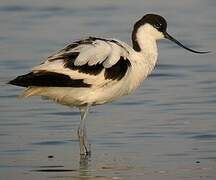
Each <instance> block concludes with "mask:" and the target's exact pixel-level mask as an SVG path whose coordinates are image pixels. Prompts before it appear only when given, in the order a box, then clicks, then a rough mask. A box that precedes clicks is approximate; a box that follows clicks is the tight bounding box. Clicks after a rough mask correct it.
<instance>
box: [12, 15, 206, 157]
mask: <svg viewBox="0 0 216 180" xmlns="http://www.w3.org/2000/svg"><path fill="white" fill-rule="evenodd" d="M166 30H167V22H166V20H165V19H164V18H163V17H161V16H159V15H156V14H147V15H145V16H143V17H142V18H141V19H140V20H138V21H137V22H136V23H135V25H134V28H133V32H132V44H133V47H130V46H129V45H128V44H126V43H124V42H122V41H120V40H117V39H104V38H98V37H89V38H87V39H82V40H79V41H76V42H73V43H72V44H70V45H68V46H67V47H65V48H64V49H62V50H60V51H58V52H57V53H55V54H53V55H51V56H49V57H48V58H47V60H46V61H45V62H44V63H42V64H40V65H39V66H36V67H33V69H32V70H31V72H30V73H28V74H25V75H22V76H18V77H17V78H15V79H14V80H12V81H10V82H9V84H13V85H16V86H22V87H26V89H25V91H24V92H23V94H22V96H23V97H29V96H42V97H46V98H49V99H52V100H54V101H55V102H57V103H60V104H63V105H67V106H69V107H74V106H75V107H78V108H79V109H80V114H81V121H80V126H79V128H78V137H79V142H80V154H82V155H88V154H90V145H89V144H88V141H87V133H86V125H85V120H86V116H87V113H88V110H89V108H90V107H91V106H95V105H99V104H104V103H107V102H111V101H113V100H116V99H118V98H120V97H121V96H124V95H128V94H130V93H131V92H132V91H133V90H135V89H136V88H137V87H138V86H139V85H140V84H141V82H142V81H143V80H144V79H145V78H146V77H147V76H148V75H149V74H150V73H151V72H152V70H153V69H154V67H155V64H156V61H157V56H158V51H157V44H156V41H157V40H160V39H164V38H166V39H169V40H171V41H173V42H175V43H176V44H177V45H179V46H180V47H182V48H184V49H186V50H188V51H191V52H194V53H201V54H203V53H208V52H206V51H205V52H203V51H202V52H201V51H195V50H192V49H190V48H188V47H186V46H184V45H182V44H181V43H180V42H179V41H177V40H176V39H174V38H173V37H172V36H170V35H169V34H168V33H167V31H166Z"/></svg>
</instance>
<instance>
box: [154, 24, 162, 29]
mask: <svg viewBox="0 0 216 180" xmlns="http://www.w3.org/2000/svg"><path fill="white" fill-rule="evenodd" d="M154 27H155V28H156V29H161V27H162V24H161V23H155V24H154Z"/></svg>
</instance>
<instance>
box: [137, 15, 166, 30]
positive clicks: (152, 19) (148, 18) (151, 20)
mask: <svg viewBox="0 0 216 180" xmlns="http://www.w3.org/2000/svg"><path fill="white" fill-rule="evenodd" d="M146 23H148V24H151V25H152V26H153V27H154V28H156V29H157V30H158V31H160V32H166V29H167V22H166V20H165V19H164V18H163V17H162V16H159V15H157V14H146V15H145V16H143V17H142V18H141V19H140V20H139V21H137V22H136V23H135V25H134V30H137V29H138V28H139V27H140V26H142V25H144V24H146Z"/></svg>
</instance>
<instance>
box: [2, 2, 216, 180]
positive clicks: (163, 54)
mask: <svg viewBox="0 0 216 180" xmlns="http://www.w3.org/2000/svg"><path fill="white" fill-rule="evenodd" d="M215 8H216V2H215V0H205V1H200V0H191V1H187V0H181V1H177V0H175V1H173V0H164V1H154V2H153V1H150V0H145V1H143V0H134V1H129V0H124V1H123V0H119V1H105V0H100V1H99V0H90V1H79V2H78V1H67V0H62V1H57V0H52V1H51V0H43V1H42V0H38V1H33V0H19V2H18V1H15V0H10V1H8V0H1V2H0V24H1V28H0V54H1V58H0V85H1V89H0V98H1V101H0V114H1V116H0V179H10V180H11V179H30V178H31V179H32V180H33V179H50V178H53V179H148V180H151V179H152V180H155V179H162V180H168V179H170V180H174V179H194V180H197V179H209V180H212V179H215V178H216V173H215V169H216V131H215V130H216V118H215V117H216V76H215V72H216V62H215V53H212V54H209V55H194V54H191V53H189V52H187V51H185V50H183V49H180V48H178V47H177V46H176V45H174V44H172V43H170V42H167V41H162V42H161V43H159V51H160V56H159V62H158V66H157V68H156V69H155V70H154V73H153V74H152V76H151V77H149V78H148V79H147V80H146V81H145V82H144V83H143V84H142V86H141V87H140V88H139V89H138V90H137V91H136V92H135V93H134V94H132V95H130V96H127V97H124V98H122V99H120V100H118V101H116V102H113V103H110V104H107V105H102V106H98V107H94V108H93V109H92V110H91V114H90V116H89V118H88V133H89V138H90V140H91V144H92V151H93V153H92V156H91V157H90V158H88V159H85V158H81V159H80V157H79V146H78V141H77V136H76V130H77V126H78V124H79V113H78V110H77V109H75V108H74V109H69V108H67V107H63V106H60V105H56V104H54V103H52V102H50V101H47V100H41V99H40V98H31V99H25V100H23V99H18V98H16V97H17V95H18V94H19V93H20V92H21V88H18V87H13V86H9V85H5V83H6V82H7V81H9V80H11V79H12V78H14V77H15V76H17V75H20V74H22V73H26V72H28V70H29V69H30V68H31V67H32V66H35V65H37V64H39V63H40V62H41V61H43V60H44V59H45V58H46V57H47V56H48V55H49V54H50V53H52V52H53V51H56V50H58V49H60V48H63V47H64V46H65V45H66V44H68V43H70V42H72V41H73V40H77V39H78V38H80V37H87V36H89V35H97V36H101V37H115V38H119V39H121V40H123V41H126V42H128V43H130V33H131V28H132V26H133V23H134V22H135V21H136V20H137V19H138V18H139V17H140V16H142V15H143V14H145V13H149V12H155V13H158V14H161V15H163V16H165V17H166V19H168V25H169V32H170V33H171V34H172V35H173V36H174V37H176V38H177V39H179V40H180V41H182V42H183V43H184V44H187V45H190V47H192V48H196V49H198V50H212V51H214V52H215V49H216V43H215V42H216V41H215V40H216V33H215V28H216V23H215V18H216V11H215Z"/></svg>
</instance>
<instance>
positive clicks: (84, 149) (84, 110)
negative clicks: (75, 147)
mask: <svg viewBox="0 0 216 180" xmlns="http://www.w3.org/2000/svg"><path fill="white" fill-rule="evenodd" d="M88 110H89V105H87V106H83V107H80V114H81V120H80V125H79V128H78V131H77V133H78V137H79V142H80V154H81V155H89V154H90V144H88V141H87V131H86V122H85V120H86V116H87V114H88Z"/></svg>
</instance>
